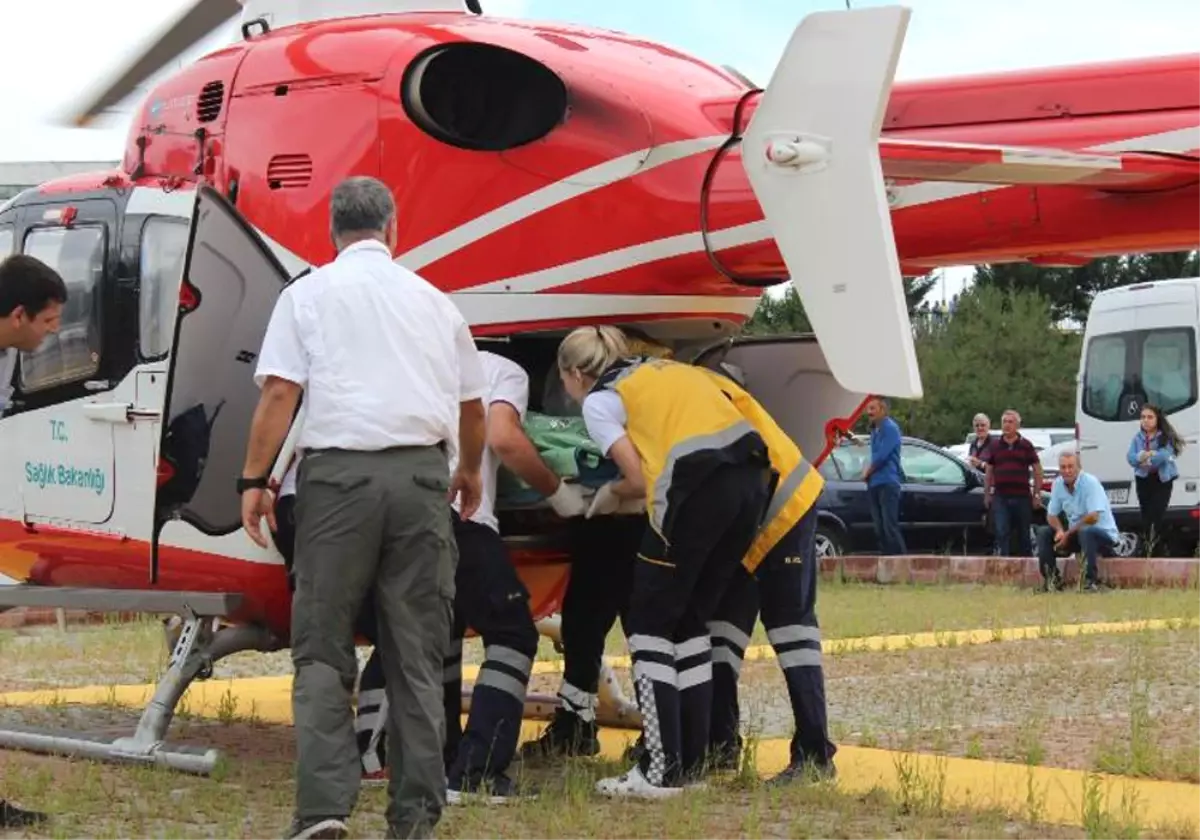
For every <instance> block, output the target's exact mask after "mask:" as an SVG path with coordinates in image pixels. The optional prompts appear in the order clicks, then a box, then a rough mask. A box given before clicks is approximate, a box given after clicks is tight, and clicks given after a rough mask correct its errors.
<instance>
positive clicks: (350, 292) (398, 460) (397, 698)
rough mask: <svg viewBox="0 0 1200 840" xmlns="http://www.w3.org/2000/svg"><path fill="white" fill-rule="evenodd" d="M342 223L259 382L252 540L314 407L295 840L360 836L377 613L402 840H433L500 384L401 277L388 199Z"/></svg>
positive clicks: (303, 549) (396, 826)
mask: <svg viewBox="0 0 1200 840" xmlns="http://www.w3.org/2000/svg"><path fill="white" fill-rule="evenodd" d="M330 213H331V217H332V219H331V228H332V231H331V232H332V235H333V241H334V244H335V246H336V247H337V250H338V256H337V258H336V259H335V260H334V261H333V262H331V263H329V264H328V265H325V266H323V267H321V268H319V269H317V270H316V271H313V272H312V273H311V274H308V275H306V276H304V277H301V278H300V279H298V280H297V281H296V282H294V283H292V284H291V285H289V286H288V287H287V288H286V289H284V291H283V293H282V294H281V295H280V297H279V302H278V303H277V304H276V306H275V311H274V313H273V314H272V316H271V322H270V324H269V325H268V327H267V333H266V336H265V337H264V339H263V346H262V353H261V355H260V357H259V362H258V369H257V371H256V372H255V377H254V378H255V382H256V383H258V385H259V387H260V388H261V389H262V395H261V397H260V399H259V404H258V408H257V409H256V411H255V414H254V419H253V421H252V426H251V430H250V441H249V445H248V451H247V454H246V463H245V467H244V470H243V474H242V477H241V479H239V481H238V491H239V492H240V493H242V494H243V495H242V522H243V525H244V527H245V529H246V531H247V533H248V534H249V535H250V538H251V539H253V540H254V541H255V542H256V543H258V544H259V545H261V546H264V547H265V546H266V537H265V536H264V534H263V533H262V530H261V519H262V517H263V516H266V517H267V519H268V522H269V524H270V525H271V526H272V528H274V526H275V522H274V521H273V518H274V513H273V511H272V504H271V499H270V494H269V493H267V492H265V488H266V484H267V476H268V475H269V473H270V470H271V467H272V465H273V462H274V459H275V457H276V455H277V453H278V452H279V450H280V447H281V446H282V444H283V440H284V437H285V436H286V434H287V431H288V428H289V426H290V424H291V422H292V419H293V416H294V412H295V409H296V406H297V404H298V402H299V399H300V397H301V394H302V393H303V396H304V398H305V402H306V407H307V410H306V414H305V418H304V423H303V427H302V428H301V431H300V436H299V440H298V441H297V447H298V448H299V449H300V450H301V451H302V452H303V457H302V460H301V461H300V467H299V471H298V492H297V494H296V498H297V507H296V550H295V562H294V571H295V593H294V595H293V600H292V625H291V645H292V661H293V663H294V666H295V671H296V675H295V682H294V684H293V688H292V709H293V716H294V719H295V729H296V807H295V819H294V822H293V824H292V826H291V829H290V831H289V834H288V836H289V837H294V838H326V837H329V838H340V837H345V836H346V835H347V832H348V830H347V827H346V822H347V820H348V819H349V817H350V814H351V812H352V811H353V810H354V806H355V805H356V803H357V800H358V793H359V785H360V783H361V771H360V767H359V753H358V748H357V745H356V741H355V736H354V721H353V716H352V712H351V702H350V694H351V691H352V690H353V687H354V683H355V678H356V677H357V675H358V661H357V659H356V658H355V653H354V626H355V619H356V618H357V615H358V612H359V609H360V605H362V604H363V603H364V601H365V600H366V599H367V598H368V596H370V597H371V602H372V603H373V604H374V609H375V618H376V626H377V628H378V644H379V649H380V654H381V659H382V663H383V669H384V675H385V679H386V684H387V695H388V707H389V712H390V724H391V728H392V732H393V733H394V735H395V737H396V739H397V749H395V750H392V751H391V753H390V758H391V765H392V767H391V770H392V772H391V782H390V786H389V803H388V810H387V821H388V836H394V837H429V836H432V833H433V828H434V826H435V825H436V824H437V822H438V820H439V819H440V817H441V813H442V808H443V807H444V805H445V800H446V780H445V775H444V772H443V770H444V768H443V765H442V741H443V738H444V736H445V729H446V721H445V712H444V707H443V704H442V656H443V654H444V653H445V650H446V646H447V642H448V639H449V637H450V628H451V624H450V623H451V616H452V610H453V601H454V574H455V565H456V559H457V558H456V553H455V541H454V533H453V530H452V528H451V514H450V502H451V499H455V498H456V499H457V500H458V502H459V504H460V506H461V509H462V511H463V515H464V516H470V515H471V514H472V513H474V511H475V509H476V508H477V507H478V505H479V499H480V492H481V477H480V464H481V458H482V454H483V444H484V416H485V415H484V408H483V403H482V397H483V395H484V394H485V392H486V390H487V381H486V379H485V378H484V375H483V370H482V367H481V365H480V360H479V357H478V354H477V352H476V349H475V343H474V340H473V338H472V336H471V331H470V329H469V328H468V327H467V323H466V321H465V320H464V319H463V317H462V315H461V314H460V313H459V311H458V309H457V308H456V307H455V305H454V304H453V303H452V302H451V301H450V299H449V298H448V297H447V296H446V295H444V294H443V293H442V292H440V291H438V290H437V289H436V288H434V287H433V286H432V285H430V284H429V283H427V282H426V281H424V280H422V279H421V278H420V277H418V276H417V275H415V274H413V273H412V272H411V271H408V270H407V269H404V268H401V267H400V266H398V265H396V263H395V262H393V259H392V254H393V252H394V250H395V247H396V241H397V234H396V206H395V203H394V201H393V199H392V195H391V193H390V191H389V190H388V188H387V186H386V185H384V184H383V183H381V182H380V181H377V180H375V179H374V178H365V177H355V178H349V179H347V180H345V181H343V182H342V183H341V184H339V185H338V186H337V188H336V189H335V190H334V192H333V197H332V201H331V206H330ZM456 448H457V463H458V467H457V469H456V470H455V472H454V475H453V476H451V475H450V471H449V459H450V457H451V456H452V455H453V454H454V452H455V449H456Z"/></svg>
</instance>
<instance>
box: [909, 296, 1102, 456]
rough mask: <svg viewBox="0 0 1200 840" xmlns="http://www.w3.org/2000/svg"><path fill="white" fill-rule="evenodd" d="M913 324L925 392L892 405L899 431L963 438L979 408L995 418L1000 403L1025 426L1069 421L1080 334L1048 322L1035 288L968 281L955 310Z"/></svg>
mask: <svg viewBox="0 0 1200 840" xmlns="http://www.w3.org/2000/svg"><path fill="white" fill-rule="evenodd" d="M915 330H916V349H917V360H918V363H919V364H920V366H921V379H922V382H923V384H924V391H925V396H924V398H923V399H921V400H914V401H897V403H896V405H895V406H894V407H893V409H892V416H893V417H895V419H896V421H897V422H898V423H899V424H900V426H901V428H902V429H903V431H904V433H905V434H907V435H912V436H914V437H920V438H924V439H926V440H930V441H933V442H935V443H939V444H944V445H945V444H952V443H961V442H962V440H963V439H964V438H965V436H966V433H967V431H969V429H970V422H971V417H972V416H973V415H974V414H975V413H976V412H977V411H982V412H984V413H986V414H987V415H988V416H990V417H992V418H993V422H994V423H995V424H996V425H997V426H998V425H999V418H1000V414H1001V413H1002V412H1003V411H1004V409H1006V408H1015V409H1016V410H1017V411H1019V412H1020V413H1021V420H1022V423H1023V424H1024V425H1026V426H1071V425H1073V424H1074V416H1075V380H1076V372H1077V368H1078V365H1079V351H1080V346H1081V341H1082V338H1081V336H1080V335H1079V334H1077V333H1073V332H1066V331H1062V330H1059V329H1057V328H1056V327H1054V326H1053V323H1052V321H1051V306H1050V303H1049V301H1048V300H1047V299H1046V298H1045V297H1043V296H1042V295H1040V294H1038V293H1037V292H1035V291H1016V292H1012V291H1002V290H1000V289H997V288H995V287H989V286H986V285H985V286H982V287H972V288H970V289H968V290H967V291H966V292H965V293H964V294H963V295H962V296H960V298H959V304H958V311H957V312H956V314H955V315H954V317H952V318H949V319H947V320H946V321H945V322H944V323H942V322H939V321H937V320H933V319H921V320H920V321H918V322H917V323H916V324H915Z"/></svg>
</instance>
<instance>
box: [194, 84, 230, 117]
mask: <svg viewBox="0 0 1200 840" xmlns="http://www.w3.org/2000/svg"><path fill="white" fill-rule="evenodd" d="M224 101H225V83H224V82H209V83H208V84H206V85H205V86H204V87H203V89H202V90H201V91H200V98H199V99H197V100H196V119H198V120H200V122H202V123H209V122H212V121H213V120H215V119H216V118H217V117H219V116H220V115H221V103H222V102H224Z"/></svg>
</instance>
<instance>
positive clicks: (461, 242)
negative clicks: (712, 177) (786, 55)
mask: <svg viewBox="0 0 1200 840" xmlns="http://www.w3.org/2000/svg"><path fill="white" fill-rule="evenodd" d="M724 140H725V137H724V136H710V137H696V138H693V139H690V140H677V141H675V142H673V143H664V144H662V145H661V146H651V147H649V148H646V149H639V150H638V151H636V152H631V153H629V154H627V155H622V156H621V157H618V158H613V159H612V160H609V161H605V162H604V163H601V164H598V165H596V166H593V167H591V168H589V169H584V170H582V171H580V172H576V173H573V174H571V175H568V176H567V177H566V178H563V179H562V180H560V181H555V182H553V183H551V184H549V185H547V186H545V187H542V188H541V189H537V190H534V191H533V192H530V193H526V194H525V195H523V196H521V197H520V198H517V199H513V200H512V201H510V202H508V203H507V204H502V205H500V206H499V207H497V208H495V209H494V210H489V211H488V212H486V213H484V214H483V215H482V216H476V217H475V218H474V219H471V221H469V222H465V223H463V224H461V225H459V226H458V227H456V228H453V229H451V230H448V231H446V232H445V233H442V234H439V235H438V236H435V237H433V238H432V239H429V240H427V241H425V242H423V243H421V244H420V245H418V246H417V247H415V248H412V249H410V250H409V251H407V252H405V253H403V254H401V255H400V256H399V257H397V258H396V262H398V263H400V265H402V266H404V267H405V268H410V269H412V270H413V271H417V270H419V269H421V268H424V267H425V266H427V265H429V264H430V263H433V262H436V261H437V260H440V259H442V258H443V257H446V256H449V255H450V254H453V253H455V252H457V251H460V250H462V249H463V248H465V247H466V246H468V245H470V244H471V243H473V242H477V241H479V240H480V239H483V238H484V237H486V236H491V235H492V234H493V233H496V232H497V231H499V230H503V229H504V228H506V227H509V226H510V225H513V224H516V223H517V222H520V221H522V220H523V219H527V218H529V217H530V216H532V215H534V214H535V213H540V212H542V211H543V210H548V209H549V208H551V207H556V206H558V205H560V204H563V203H564V202H567V201H570V200H571V199H573V198H577V197H579V196H581V195H584V194H586V193H589V192H592V191H593V190H598V189H604V188H605V187H607V186H608V185H610V184H613V183H617V182H619V181H624V180H627V179H628V178H631V177H633V176H634V175H640V174H642V173H643V172H649V171H650V170H651V169H654V168H655V167H658V166H662V165H663V164H666V163H671V162H673V161H677V160H683V159H684V158H688V157H691V156H692V155H695V154H698V153H700V152H704V151H708V150H709V149H715V148H716V147H717V146H719V145H720V144H721V143H722V142H724Z"/></svg>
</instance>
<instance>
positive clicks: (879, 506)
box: [863, 397, 908, 555]
mask: <svg viewBox="0 0 1200 840" xmlns="http://www.w3.org/2000/svg"><path fill="white" fill-rule="evenodd" d="M867 417H868V418H869V419H870V421H871V463H870V464H869V465H868V466H867V469H866V470H865V471H864V472H863V480H864V481H866V482H867V498H868V499H869V500H870V502H871V521H872V522H874V523H875V535H876V537H877V538H878V539H879V551H880V553H881V554H885V555H895V554H906V553H907V551H908V549H907V548H906V547H905V545H904V534H902V533H901V532H900V485H901V483H903V481H904V471H903V470H902V469H901V468H900V426H899V425H897V423H896V421H895V420H893V419H892V418H891V417H889V416H888V405H887V401H886V400H884V398H883V397H872V398H871V401H870V402H868V403H867Z"/></svg>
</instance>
